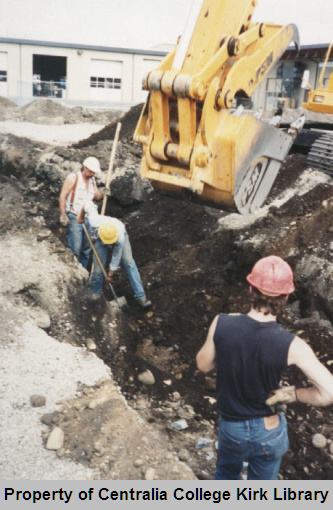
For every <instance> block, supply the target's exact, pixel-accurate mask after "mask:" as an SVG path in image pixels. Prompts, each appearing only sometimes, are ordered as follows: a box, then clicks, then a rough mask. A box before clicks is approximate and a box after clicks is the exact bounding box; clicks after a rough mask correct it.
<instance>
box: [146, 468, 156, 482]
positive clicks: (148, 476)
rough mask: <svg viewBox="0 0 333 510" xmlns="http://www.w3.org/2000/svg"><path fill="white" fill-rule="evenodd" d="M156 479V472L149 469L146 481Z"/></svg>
mask: <svg viewBox="0 0 333 510" xmlns="http://www.w3.org/2000/svg"><path fill="white" fill-rule="evenodd" d="M154 479H155V470H154V469H153V468H148V469H147V471H146V472H145V480H154Z"/></svg>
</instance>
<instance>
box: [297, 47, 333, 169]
mask: <svg viewBox="0 0 333 510" xmlns="http://www.w3.org/2000/svg"><path fill="white" fill-rule="evenodd" d="M332 46H333V45H332V44H330V46H329V48H328V51H327V54H326V59H325V62H324V65H323V68H322V71H321V73H320V77H319V80H318V88H316V89H314V90H312V89H311V87H310V85H309V83H308V80H309V76H308V74H307V75H305V76H304V77H303V85H302V87H303V88H306V87H309V88H310V90H309V93H308V97H307V100H306V102H304V103H303V108H305V109H307V110H311V111H312V112H318V113H330V114H333V72H332V73H331V75H330V77H329V79H328V85H327V88H325V86H324V84H323V80H324V74H325V70H326V67H327V62H328V59H329V57H330V54H331V50H332ZM305 73H309V71H305ZM305 73H304V74H305ZM307 161H308V164H309V166H310V167H311V168H314V169H315V170H321V171H323V172H326V173H328V174H330V175H333V134H332V133H331V132H329V131H326V132H323V134H322V136H320V137H319V138H318V139H317V140H316V141H315V143H314V144H313V145H312V146H311V148H310V151H309V154H308V160H307Z"/></svg>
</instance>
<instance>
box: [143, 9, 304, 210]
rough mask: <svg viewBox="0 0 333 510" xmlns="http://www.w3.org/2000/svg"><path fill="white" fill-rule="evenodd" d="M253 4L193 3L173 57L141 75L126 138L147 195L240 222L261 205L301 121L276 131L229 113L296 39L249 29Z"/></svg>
mask: <svg viewBox="0 0 333 510" xmlns="http://www.w3.org/2000/svg"><path fill="white" fill-rule="evenodd" d="M256 4H257V0H203V1H202V0H194V2H193V6H192V11H191V13H190V16H189V19H188V23H187V25H186V28H185V31H184V34H183V35H182V37H181V39H180V42H179V45H178V47H177V49H176V51H174V52H173V53H171V54H169V55H168V56H167V57H166V58H165V59H164V61H162V63H161V65H160V66H159V67H158V68H157V69H156V70H153V71H151V72H150V73H149V75H148V76H147V77H146V79H145V81H144V84H143V88H144V89H146V90H148V91H149V95H148V99H147V102H146V104H145V106H144V108H143V110H142V114H141V117H140V119H139V122H138V125H137V128H136V131H135V133H134V140H135V141H136V142H140V143H141V144H142V146H143V158H142V164H141V175H142V176H143V177H146V178H148V179H150V180H151V182H152V184H153V186H154V187H155V189H157V190H159V191H161V192H166V193H169V194H172V195H174V196H178V197H182V196H183V195H184V194H186V195H188V194H189V193H190V194H191V196H192V198H193V200H194V201H196V202H200V203H203V204H207V205H210V206H213V207H217V208H222V209H223V208H231V209H236V210H238V211H239V212H241V213H243V214H246V213H249V212H253V211H255V210H256V209H257V208H259V207H260V206H261V205H262V203H263V202H264V200H265V199H266V197H267V194H268V193H269V191H270V188H271V186H272V184H273V182H274V179H275V177H276V175H277V173H278V170H279V168H280V165H281V164H282V162H283V160H284V159H285V156H286V154H287V153H288V152H289V149H290V147H291V145H292V142H293V139H294V138H295V136H296V135H297V133H298V130H299V129H300V128H301V127H302V121H297V122H296V123H294V124H293V125H292V126H291V127H290V128H289V130H288V132H284V131H282V130H279V129H278V128H277V127H276V126H275V125H267V124H264V123H263V122H262V121H261V120H260V119H257V118H255V116H253V115H250V114H244V113H243V114H240V111H239V110H237V111H236V112H234V111H233V110H232V107H233V104H234V101H235V98H236V97H239V96H240V97H250V96H251V95H252V94H253V92H254V91H255V89H256V88H257V87H258V85H259V84H260V83H261V82H262V81H263V80H264V79H265V77H266V76H267V73H268V72H269V71H270V70H271V68H272V67H273V66H274V65H275V64H276V62H277V61H278V60H279V58H280V57H281V55H282V54H283V53H284V51H285V50H286V48H287V47H288V45H289V44H290V42H292V41H295V42H296V43H297V44H298V39H299V38H298V30H297V27H296V26H295V25H287V26H276V25H272V24H268V25H264V24H263V23H252V22H251V18H252V15H253V11H254V9H255V6H256Z"/></svg>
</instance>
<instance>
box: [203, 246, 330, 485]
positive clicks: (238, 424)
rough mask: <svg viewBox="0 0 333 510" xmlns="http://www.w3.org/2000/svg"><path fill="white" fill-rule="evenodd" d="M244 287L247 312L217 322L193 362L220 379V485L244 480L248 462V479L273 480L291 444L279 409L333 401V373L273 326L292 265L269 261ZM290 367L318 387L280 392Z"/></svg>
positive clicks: (290, 280) (300, 343)
mask: <svg viewBox="0 0 333 510" xmlns="http://www.w3.org/2000/svg"><path fill="white" fill-rule="evenodd" d="M247 281H248V283H249V284H250V288H249V290H250V294H249V295H250V303H251V309H250V311H249V313H248V314H246V315H243V314H229V315H228V314H224V313H221V314H219V315H218V316H216V317H215V319H214V320H213V322H212V324H211V326H210V328H209V331H208V335H207V339H206V341H205V343H204V345H203V347H202V348H201V350H200V351H199V352H198V354H197V357H196V359H197V366H198V368H199V370H201V371H202V372H204V373H206V372H209V371H210V370H213V369H216V375H217V408H218V411H219V414H220V423H219V433H218V461H217V467H216V471H215V479H216V480H238V479H240V473H241V471H242V467H243V463H244V462H248V479H249V480H274V479H276V478H277V475H278V472H279V468H280V463H281V459H282V456H283V454H284V453H285V452H286V451H287V449H288V448H289V440H288V431H287V424H286V418H285V415H284V413H283V412H277V411H276V409H275V407H274V406H275V404H277V403H278V402H283V403H288V402H295V401H296V400H297V401H298V402H303V403H304V404H312V405H315V406H326V405H329V404H332V403H333V376H332V374H331V373H330V371H329V370H328V369H327V368H326V367H324V366H323V365H322V364H321V363H320V362H319V360H318V359H317V357H316V356H315V354H314V352H313V351H312V349H311V348H310V347H309V345H307V343H306V342H304V341H303V340H302V339H301V338H299V337H297V336H295V335H294V334H292V333H290V332H289V331H287V330H286V329H284V328H283V327H282V326H281V325H279V324H278V323H277V322H276V317H277V315H278V314H280V313H281V312H282V311H283V309H284V307H285V306H286V303H287V299H288V296H289V294H291V293H292V292H293V291H294V290H295V287H294V282H293V272H292V269H291V267H290V266H289V265H288V264H287V262H285V261H284V260H283V259H281V258H280V257H276V256H269V257H265V258H262V259H260V260H259V261H258V262H257V263H256V264H255V265H254V267H253V269H252V272H251V273H250V274H249V275H248V276H247ZM289 365H296V366H297V367H298V368H300V369H301V370H302V372H303V373H304V374H305V375H306V376H307V378H308V379H309V380H310V381H311V383H312V384H313V386H311V387H308V388H297V389H295V387H294V386H287V387H284V388H280V389H279V384H280V379H281V375H282V373H283V371H284V370H285V369H286V368H287V367H288V366H289ZM275 390H276V391H275ZM271 392H273V394H271ZM272 406H273V407H272Z"/></svg>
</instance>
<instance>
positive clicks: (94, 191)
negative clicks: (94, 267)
mask: <svg viewBox="0 0 333 510" xmlns="http://www.w3.org/2000/svg"><path fill="white" fill-rule="evenodd" d="M100 172H101V167H100V164H99V161H98V159H97V158H95V157H93V156H90V157H89V158H86V159H85V160H84V161H83V166H82V170H81V172H77V173H74V172H73V173H71V174H69V175H68V177H67V178H66V180H65V182H64V184H63V186H62V189H61V192H60V196H59V209H60V218H59V221H60V223H61V225H63V226H64V227H66V226H67V225H68V245H69V247H70V249H71V250H72V252H73V254H74V255H75V257H76V258H77V259H78V261H79V262H80V264H82V266H83V267H84V268H85V269H87V266H88V262H89V256H90V252H91V248H90V245H89V242H88V239H87V238H86V235H85V233H84V231H83V228H82V225H80V224H79V223H78V222H77V221H76V217H77V215H78V214H79V213H80V211H81V209H82V206H83V204H84V203H85V202H86V200H101V199H102V195H101V193H100V192H99V190H98V188H97V185H96V181H95V175H97V174H99V173H100ZM86 228H87V230H88V232H89V231H90V225H89V222H88V221H87V222H86Z"/></svg>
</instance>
